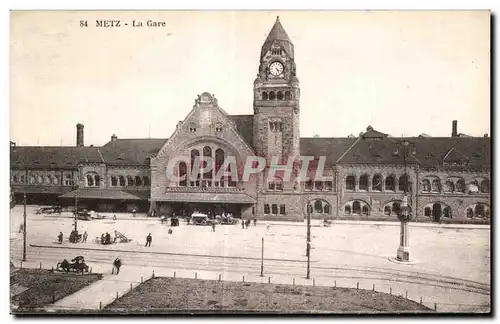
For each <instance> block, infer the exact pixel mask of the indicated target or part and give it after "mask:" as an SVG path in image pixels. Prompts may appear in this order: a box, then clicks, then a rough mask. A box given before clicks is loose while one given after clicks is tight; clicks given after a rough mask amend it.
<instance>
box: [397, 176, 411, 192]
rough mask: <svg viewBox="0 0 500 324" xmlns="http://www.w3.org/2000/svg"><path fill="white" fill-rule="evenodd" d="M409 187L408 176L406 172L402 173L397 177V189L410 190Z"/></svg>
mask: <svg viewBox="0 0 500 324" xmlns="http://www.w3.org/2000/svg"><path fill="white" fill-rule="evenodd" d="M409 187H410V178H409V177H408V175H407V174H403V175H402V176H400V177H399V180H398V190H399V191H405V192H408V191H410V188H409Z"/></svg>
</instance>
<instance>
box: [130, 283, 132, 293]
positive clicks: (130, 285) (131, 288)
mask: <svg viewBox="0 0 500 324" xmlns="http://www.w3.org/2000/svg"><path fill="white" fill-rule="evenodd" d="M130 291H132V283H130Z"/></svg>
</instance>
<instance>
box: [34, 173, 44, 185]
mask: <svg viewBox="0 0 500 324" xmlns="http://www.w3.org/2000/svg"><path fill="white" fill-rule="evenodd" d="M36 181H37V183H39V184H43V181H44V178H43V175H41V174H39V175H38V176H37V177H36Z"/></svg>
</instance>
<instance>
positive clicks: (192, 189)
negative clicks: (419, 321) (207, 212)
mask: <svg viewBox="0 0 500 324" xmlns="http://www.w3.org/2000/svg"><path fill="white" fill-rule="evenodd" d="M165 192H245V189H244V188H221V187H166V188H165Z"/></svg>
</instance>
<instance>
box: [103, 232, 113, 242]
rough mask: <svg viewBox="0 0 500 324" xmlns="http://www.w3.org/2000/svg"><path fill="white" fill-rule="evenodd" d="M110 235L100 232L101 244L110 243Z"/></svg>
mask: <svg viewBox="0 0 500 324" xmlns="http://www.w3.org/2000/svg"><path fill="white" fill-rule="evenodd" d="M111 243H112V242H111V235H110V234H109V233H108V232H106V234H104V233H103V234H101V244H103V245H106V244H111Z"/></svg>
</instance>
